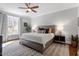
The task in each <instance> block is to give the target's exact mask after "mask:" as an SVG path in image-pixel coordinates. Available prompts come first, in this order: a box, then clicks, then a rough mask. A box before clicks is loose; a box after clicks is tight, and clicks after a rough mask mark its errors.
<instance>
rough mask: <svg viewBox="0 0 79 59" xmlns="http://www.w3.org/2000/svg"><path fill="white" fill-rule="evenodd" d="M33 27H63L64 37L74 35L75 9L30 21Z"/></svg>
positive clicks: (75, 32)
mask: <svg viewBox="0 0 79 59" xmlns="http://www.w3.org/2000/svg"><path fill="white" fill-rule="evenodd" d="M31 24H32V26H33V25H37V26H39V25H60V24H62V25H63V28H64V29H63V31H64V34H65V35H66V36H69V35H71V34H73V35H76V34H77V32H78V30H77V8H72V9H67V10H63V11H60V12H55V13H51V14H47V15H43V16H38V17H35V18H33V19H32V21H31Z"/></svg>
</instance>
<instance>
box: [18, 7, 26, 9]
mask: <svg viewBox="0 0 79 59" xmlns="http://www.w3.org/2000/svg"><path fill="white" fill-rule="evenodd" d="M18 8H20V9H27V8H26V7H18Z"/></svg>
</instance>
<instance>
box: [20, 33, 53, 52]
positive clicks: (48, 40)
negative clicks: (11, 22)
mask: <svg viewBox="0 0 79 59" xmlns="http://www.w3.org/2000/svg"><path fill="white" fill-rule="evenodd" d="M53 37H54V34H53V33H49V34H43V33H23V34H22V36H21V37H20V43H21V44H23V45H26V46H28V47H30V48H33V49H35V50H37V51H39V52H41V53H43V52H44V51H45V50H46V49H47V48H48V47H49V46H50V45H51V44H52V42H53Z"/></svg>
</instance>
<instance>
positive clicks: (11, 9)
mask: <svg viewBox="0 0 79 59" xmlns="http://www.w3.org/2000/svg"><path fill="white" fill-rule="evenodd" d="M34 5H38V6H39V8H38V9H36V10H37V13H33V12H30V13H26V10H23V9H19V8H18V7H24V6H25V4H23V3H0V10H3V11H5V12H8V13H12V14H16V15H20V16H31V17H35V16H39V15H44V14H48V13H51V12H52V13H53V12H57V11H61V10H64V9H69V8H73V7H77V6H78V5H79V4H77V3H37V4H34Z"/></svg>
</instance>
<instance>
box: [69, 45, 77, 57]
mask: <svg viewBox="0 0 79 59" xmlns="http://www.w3.org/2000/svg"><path fill="white" fill-rule="evenodd" d="M77 52H78V49H77V48H75V47H73V46H71V45H69V55H70V56H77Z"/></svg>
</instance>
